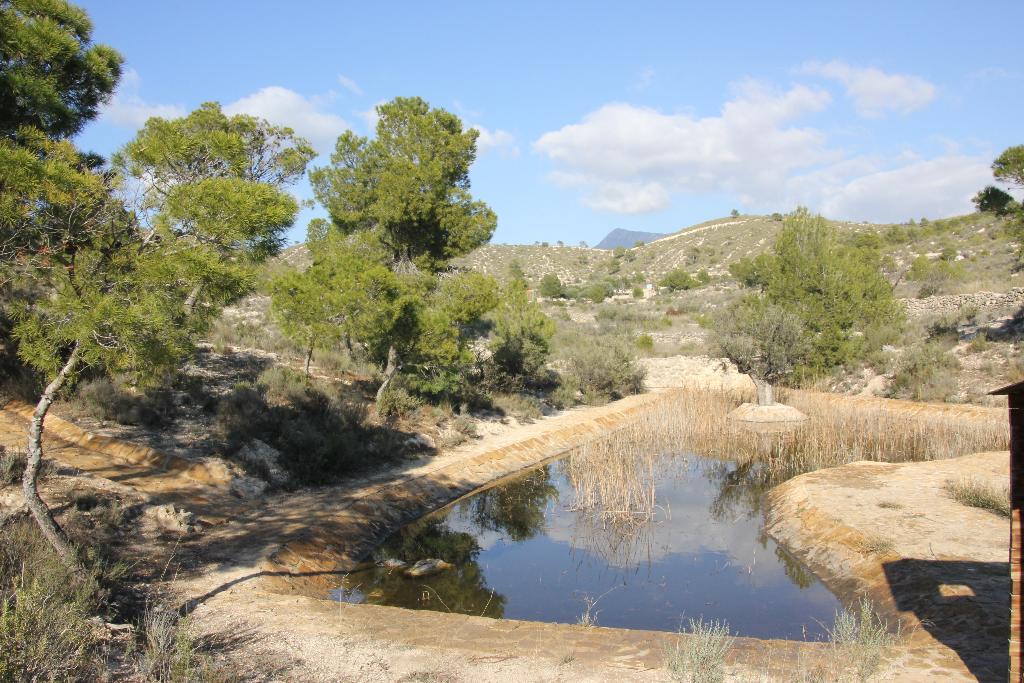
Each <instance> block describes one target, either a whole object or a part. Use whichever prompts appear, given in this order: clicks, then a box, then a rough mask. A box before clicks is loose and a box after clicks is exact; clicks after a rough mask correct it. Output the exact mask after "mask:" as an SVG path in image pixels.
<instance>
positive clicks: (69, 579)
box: [0, 520, 101, 681]
mask: <svg viewBox="0 0 1024 683" xmlns="http://www.w3.org/2000/svg"><path fill="white" fill-rule="evenodd" d="M100 601H101V591H100V588H99V583H98V580H97V575H96V574H95V573H90V574H89V575H87V576H86V577H85V578H84V579H78V578H76V577H75V576H74V575H73V574H72V572H71V571H69V570H68V569H67V568H66V567H65V566H64V565H63V563H62V562H61V561H60V560H59V559H58V558H57V555H56V553H54V551H53V549H52V548H51V547H50V545H49V543H48V542H47V541H46V540H45V539H44V538H43V537H42V535H41V534H40V533H39V531H38V530H37V528H36V526H35V524H34V523H32V522H31V521H28V520H25V521H21V522H15V523H12V524H8V525H6V526H5V527H4V528H3V529H2V530H0V680H3V681H29V680H32V681H34V680H90V679H93V678H95V677H97V676H98V674H99V671H98V667H99V645H100V642H99V637H98V634H97V632H96V629H95V628H94V626H93V624H91V623H90V622H89V618H90V616H91V615H92V613H93V612H94V611H95V610H96V608H97V607H98V606H99V604H100Z"/></svg>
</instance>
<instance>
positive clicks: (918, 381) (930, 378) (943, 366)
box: [890, 342, 960, 401]
mask: <svg viewBox="0 0 1024 683" xmlns="http://www.w3.org/2000/svg"><path fill="white" fill-rule="evenodd" d="M959 368H960V363H959V362H958V361H957V359H956V357H955V356H953V355H952V354H951V353H947V352H946V351H943V349H942V347H941V346H940V345H939V344H938V343H937V342H926V343H924V344H919V345H916V346H911V347H910V348H908V349H906V350H905V351H904V352H903V355H902V356H901V357H900V359H899V361H898V362H897V364H896V373H895V375H894V376H893V378H892V385H891V387H890V393H891V395H892V396H895V397H897V398H909V399H912V400H915V401H943V400H946V399H947V398H949V397H950V396H952V395H953V394H955V393H956V391H957V378H956V371H957V370H958V369H959Z"/></svg>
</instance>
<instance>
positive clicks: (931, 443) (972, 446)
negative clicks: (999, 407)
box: [592, 390, 1009, 481]
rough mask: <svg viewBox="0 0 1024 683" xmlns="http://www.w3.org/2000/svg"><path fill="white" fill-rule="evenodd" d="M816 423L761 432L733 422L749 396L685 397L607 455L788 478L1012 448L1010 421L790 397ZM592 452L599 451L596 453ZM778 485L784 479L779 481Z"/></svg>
mask: <svg viewBox="0 0 1024 683" xmlns="http://www.w3.org/2000/svg"><path fill="white" fill-rule="evenodd" d="M786 394H787V395H786V403H788V404H789V405H792V406H794V407H795V408H797V409H799V410H801V411H802V412H804V413H805V414H807V415H808V417H809V418H810V419H808V420H807V421H806V422H803V423H801V424H799V425H797V426H795V427H794V428H793V429H792V430H791V431H788V432H776V433H758V432H755V431H753V430H751V429H750V428H748V427H745V426H739V425H736V424H735V423H732V422H730V421H729V420H728V418H727V415H728V413H729V412H730V411H731V410H732V409H733V408H735V407H736V406H738V405H739V404H740V403H741V402H742V399H743V398H744V397H743V396H740V395H736V394H729V393H719V392H711V391H697V390H694V391H683V392H679V393H678V394H674V395H673V396H678V400H675V401H672V400H666V401H663V402H661V403H659V404H658V405H657V406H656V407H655V408H653V409H652V410H651V411H649V412H647V413H646V414H645V415H643V416H641V417H640V418H639V419H637V420H636V421H634V422H632V423H630V424H629V425H627V426H625V427H623V428H622V429H620V430H619V431H617V432H615V433H614V434H613V435H612V436H610V437H609V439H608V443H607V444H605V445H603V446H602V449H603V450H605V451H615V450H618V451H623V452H629V453H632V454H641V453H645V452H649V453H657V452H666V451H671V452H676V453H678V452H680V451H688V452H693V453H699V454H700V455H702V456H704V457H710V458H721V459H728V460H735V461H737V462H747V461H757V462H760V463H763V464H764V465H765V466H766V467H767V468H768V469H769V470H771V471H773V472H774V473H776V474H777V475H782V476H783V477H784V478H788V477H789V476H793V475H795V474H799V473H802V472H809V471H812V470H816V469H820V468H823V467H835V466H837V465H842V464H845V463H848V462H854V461H857V460H874V461H878V462H913V461H922V460H939V459H943V458H951V457H956V456H959V455H966V454H968V453H975V452H979V451H986V450H1004V449H1006V448H1008V439H1009V437H1008V434H1007V429H1006V423H1005V418H1004V417H1002V416H1000V415H997V414H995V413H993V415H992V417H991V418H986V417H970V418H968V417H958V416H954V415H948V414H946V415H929V414H926V413H911V412H908V411H906V410H903V409H901V408H900V407H898V406H893V407H892V408H889V407H887V406H884V405H881V406H880V405H878V404H862V403H857V402H854V401H843V400H837V399H836V397H829V396H823V395H819V394H815V393H812V392H802V391H789V392H786ZM592 449H593V448H592ZM779 480H780V481H781V480H782V479H779Z"/></svg>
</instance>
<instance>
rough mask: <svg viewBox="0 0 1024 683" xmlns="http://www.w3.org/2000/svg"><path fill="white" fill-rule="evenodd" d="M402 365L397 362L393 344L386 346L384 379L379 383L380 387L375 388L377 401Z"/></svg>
mask: <svg viewBox="0 0 1024 683" xmlns="http://www.w3.org/2000/svg"><path fill="white" fill-rule="evenodd" d="M400 367H402V366H401V363H399V362H398V351H397V350H395V347H394V346H391V347H389V348H388V364H387V366H386V367H385V368H384V381H383V382H381V383H380V387H379V388H378V389H377V403H378V404H379V403H380V399H381V396H383V395H384V392H385V391H387V389H388V387H389V386H390V385H391V380H393V379H394V378H395V375H397V374H398V369H399V368H400Z"/></svg>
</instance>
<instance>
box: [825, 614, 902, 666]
mask: <svg viewBox="0 0 1024 683" xmlns="http://www.w3.org/2000/svg"><path fill="white" fill-rule="evenodd" d="M897 637H898V634H897V635H894V634H892V633H889V630H888V628H887V626H886V624H885V622H883V621H882V620H881V619H880V618H879V617H878V615H876V614H875V611H874V607H873V606H872V605H871V601H870V600H868V599H867V598H861V599H860V602H859V603H858V604H857V607H856V610H855V611H854V610H846V609H843V610H840V611H838V612H836V621H835V626H833V628H832V629H831V630H830V631H829V641H830V642H831V644H832V647H833V649H834V651H835V654H836V656H837V660H839V661H840V662H841V663H842V665H843V666H844V668H845V666H850V665H852V666H853V668H854V671H855V673H856V675H857V679H858V680H860V681H867V680H869V679H870V678H871V677H872V676H874V675H875V673H877V672H878V669H879V668H880V667H881V665H882V658H883V656H884V654H885V649H886V648H887V647H891V646H892V645H893V644H895V642H896V640H897Z"/></svg>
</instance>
